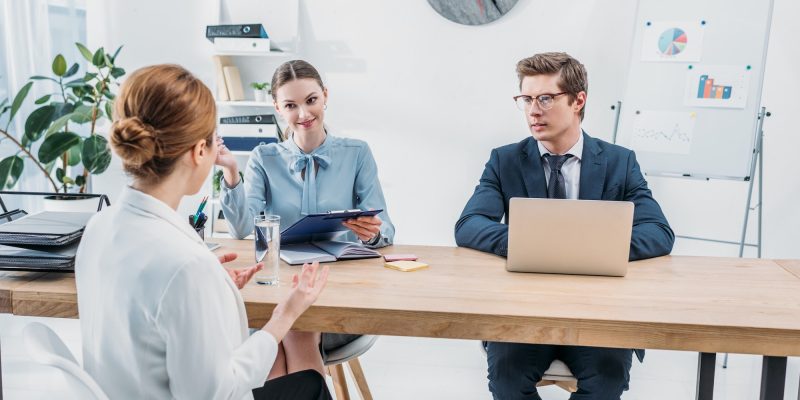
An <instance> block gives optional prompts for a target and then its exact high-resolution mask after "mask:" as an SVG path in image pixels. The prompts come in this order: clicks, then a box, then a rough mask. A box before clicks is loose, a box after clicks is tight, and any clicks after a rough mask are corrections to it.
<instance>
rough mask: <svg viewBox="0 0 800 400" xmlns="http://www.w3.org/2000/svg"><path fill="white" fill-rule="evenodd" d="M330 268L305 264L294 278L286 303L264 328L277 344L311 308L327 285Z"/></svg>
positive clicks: (283, 303)
mask: <svg viewBox="0 0 800 400" xmlns="http://www.w3.org/2000/svg"><path fill="white" fill-rule="evenodd" d="M328 271H329V268H328V266H327V265H326V266H323V267H320V266H319V263H318V262H314V263H313V264H310V265H309V264H303V271H302V272H301V273H300V276H298V275H294V276H292V291H291V292H290V293H289V296H288V297H286V299H285V300H284V301H282V302H281V303H280V304H278V305H277V306H276V307H275V309H274V310H273V311H272V318H270V320H269V322H267V324H266V325H264V328H262V329H263V330H264V331H266V332H268V333H269V334H271V335H272V336H273V337H274V338H275V341H276V342H280V341H281V340H283V337H284V336H285V335H286V332H288V331H289V329H291V327H292V325H294V322H295V321H296V320H297V318H299V317H300V315H302V314H303V313H304V312H305V311H306V310H307V309H308V307H310V306H311V304H313V303H314V302H315V301H317V298H318V297H319V294H320V293H321V292H322V289H324V288H325V284H326V283H327V282H328Z"/></svg>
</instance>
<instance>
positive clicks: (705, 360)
mask: <svg viewBox="0 0 800 400" xmlns="http://www.w3.org/2000/svg"><path fill="white" fill-rule="evenodd" d="M716 366H717V353H699V354H698V357H697V397H696V398H697V400H713V398H714V370H715V368H716Z"/></svg>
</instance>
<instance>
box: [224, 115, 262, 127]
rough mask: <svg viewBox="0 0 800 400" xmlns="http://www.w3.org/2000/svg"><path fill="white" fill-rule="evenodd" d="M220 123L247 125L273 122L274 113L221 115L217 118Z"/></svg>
mask: <svg viewBox="0 0 800 400" xmlns="http://www.w3.org/2000/svg"><path fill="white" fill-rule="evenodd" d="M219 123H220V125H222V124H229V125H248V124H254V125H258V124H275V123H276V121H275V115H274V114H256V115H235V116H230V117H222V118H220V119H219Z"/></svg>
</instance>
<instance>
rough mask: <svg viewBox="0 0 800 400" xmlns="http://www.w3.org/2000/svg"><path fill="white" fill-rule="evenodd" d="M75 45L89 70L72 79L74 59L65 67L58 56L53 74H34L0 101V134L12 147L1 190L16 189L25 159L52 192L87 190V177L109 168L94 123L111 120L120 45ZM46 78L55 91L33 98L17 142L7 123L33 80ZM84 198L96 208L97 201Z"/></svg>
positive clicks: (0, 169)
mask: <svg viewBox="0 0 800 400" xmlns="http://www.w3.org/2000/svg"><path fill="white" fill-rule="evenodd" d="M75 45H76V46H77V47H78V50H79V51H80V53H81V55H83V57H84V58H86V60H87V61H89V68H91V69H92V71H87V72H86V73H85V74H84V75H83V76H79V77H75V75H76V74H77V73H78V70H79V68H80V67H79V65H78V64H77V63H74V64H72V66H71V67H69V68H67V65H68V64H67V61H66V59H65V58H64V56H63V55H61V54H59V55H57V56H56V57H55V58H54V59H53V63H52V65H51V70H52V73H53V75H52V76H41V75H36V76H32V77H31V78H30V82H28V83H27V84H25V86H23V87H22V89H20V91H19V92H18V93H17V94H16V95H15V96H14V99H13V101H12V102H11V103H9V102H8V99H6V100H4V101H2V102H0V117H2V116H3V115H4V114H5V113H9V116H8V123H7V125H6V126H5V129H0V137H2V139H3V140H9V141H10V142H11V143H13V145H14V146H15V147H16V151H15V153H14V154H12V155H9V156H6V157H4V158H3V159H2V160H0V189H6V188H12V187H14V186H15V185H16V183H17V181H18V180H19V177H20V176H21V175H22V172H23V170H24V168H25V164H26V163H29V164H32V165H33V166H35V167H36V168H38V169H39V170H40V171H41V172H42V174H43V175H44V177H45V179H47V181H48V183H49V184H50V186H51V187H52V189H53V192H55V193H59V192H63V193H70V192H77V193H86V192H87V185H88V184H89V175H90V174H101V173H103V171H105V170H106V168H108V165H109V164H110V162H111V151H110V149H109V146H108V140H107V139H106V138H105V137H103V136H102V135H100V134H98V132H97V128H98V123H100V122H102V121H103V120H110V118H111V115H112V109H113V100H114V96H115V95H114V93H113V92H112V88H114V87H115V86H119V84H118V82H117V79H118V78H120V77H121V76H123V75H124V74H125V70H124V69H122V68H120V67H117V66H116V64H115V60H116V58H117V56H118V55H119V51H120V50H121V49H122V47H120V48H118V49H117V50H116V51H115V52H114V53H113V55H112V54H106V53H105V50H104V49H103V48H102V47H101V48H99V49H97V50H96V51H94V52H92V51H90V50H89V49H88V48H86V46H84V45H82V44H80V43H76V44H75ZM73 77H74V78H73ZM69 78H73V79H69ZM44 81H49V82H52V83H53V84H54V86H55V88H56V90H55V91H54V92H52V93H48V94H46V95H44V96H42V97H40V98H38V99H37V100H36V101H35V104H36V105H37V106H39V107H38V108H36V109H35V110H33V112H31V113H30V115H28V117H27V119H26V120H25V124H24V126H25V129H24V132H23V134H22V135H21V138H20V139H19V140H17V139H16V138H15V137H14V136H12V135H11V134H9V133H8V130H9V128H10V126H11V123H12V121H13V119H14V117H16V116H17V112H18V111H19V109H20V107H21V106H22V104H23V102H24V101H25V98H26V97H27V96H28V92H29V91H30V89H31V87H32V86H33V85H34V83H35V82H44ZM80 167H82V168H80ZM68 198H69V199H74V198H75V197H68ZM56 199H58V197H56ZM88 200H90V201H91V202H92V203H93V204H94V205H95V206H96V204H97V199H88ZM73 201H74V200H73Z"/></svg>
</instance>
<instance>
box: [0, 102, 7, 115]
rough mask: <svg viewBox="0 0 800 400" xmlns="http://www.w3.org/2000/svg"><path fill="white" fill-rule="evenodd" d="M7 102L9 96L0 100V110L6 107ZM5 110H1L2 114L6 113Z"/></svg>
mask: <svg viewBox="0 0 800 400" xmlns="http://www.w3.org/2000/svg"><path fill="white" fill-rule="evenodd" d="M6 104H8V98H5V99H3V101H2V102H0V110H2V109H3V108H5V107H6ZM4 112H5V111H2V112H0V114H2V113H4Z"/></svg>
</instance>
